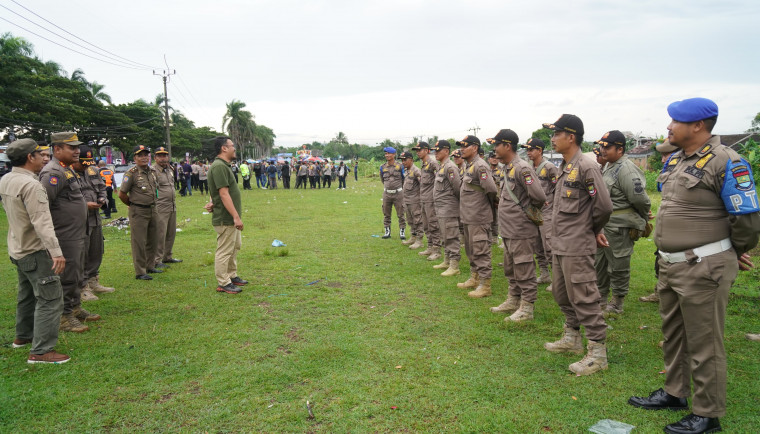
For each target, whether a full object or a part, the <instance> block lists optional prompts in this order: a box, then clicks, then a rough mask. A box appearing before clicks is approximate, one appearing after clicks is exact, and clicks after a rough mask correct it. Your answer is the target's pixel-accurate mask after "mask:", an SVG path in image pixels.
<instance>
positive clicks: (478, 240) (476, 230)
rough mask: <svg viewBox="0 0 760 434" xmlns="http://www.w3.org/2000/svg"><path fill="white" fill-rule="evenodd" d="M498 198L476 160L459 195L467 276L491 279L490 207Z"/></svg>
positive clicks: (485, 166) (480, 161)
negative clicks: (472, 274)
mask: <svg viewBox="0 0 760 434" xmlns="http://www.w3.org/2000/svg"><path fill="white" fill-rule="evenodd" d="M497 194H498V190H497V189H496V183H494V180H493V175H491V168H490V167H488V163H486V162H485V161H483V159H482V158H480V157H479V156H475V158H473V160H472V162H470V163H468V164H467V169H466V170H465V171H464V177H463V178H462V187H461V190H460V193H459V215H460V217H461V219H462V224H463V225H464V250H465V253H467V257H468V258H469V260H470V270H471V272H477V273H478V276H480V279H481V280H483V279H490V278H491V223H492V222H493V213H492V212H491V203H492V202H493V200H494V198H495V196H496V195H497Z"/></svg>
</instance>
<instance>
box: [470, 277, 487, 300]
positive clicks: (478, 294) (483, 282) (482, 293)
mask: <svg viewBox="0 0 760 434" xmlns="http://www.w3.org/2000/svg"><path fill="white" fill-rule="evenodd" d="M490 295H491V279H480V284H479V285H478V287H477V288H475V290H474V291H470V292H468V293H467V296H468V297H472V298H483V297H488V296H490Z"/></svg>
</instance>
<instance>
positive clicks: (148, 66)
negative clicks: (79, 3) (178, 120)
mask: <svg viewBox="0 0 760 434" xmlns="http://www.w3.org/2000/svg"><path fill="white" fill-rule="evenodd" d="M11 1H12V2H13V3H15V4H16V5H18V6H20V7H22V8H23V9H25V10H27V11H28V12H29V13H31V14H32V15H34V16H36V17H37V18H39V19H41V20H43V21H45V22H46V23H48V24H50V25H51V26H53V27H55V28H57V29H59V30H61V31H63V32H65V33H67V34H69V35H71V36H73V37H75V38H77V39H79V40H80V41H82V42H84V43H86V44H88V45H91V46H93V47H95V48H97V49H98V50H101V51H103V52H106V53H108V54H110V55H112V56H116V57H118V58H120V59H123V60H126V61H127V62H129V63H133V64H135V65H139V66H142V67H144V69H153V67H152V66H150V65H146V64H144V63H140V62H135V61H133V60H129V59H127V58H126V57H122V56H119V55H118V54H114V53H112V52H110V51H108V50H106V49H104V48H100V47H98V46H97V45H95V44H93V43H91V42H88V41H86V40H84V39H82V38H80V37H79V36H77V35H75V34H73V33H71V32H69V31H68V30H66V29H64V28H62V27H60V26H58V25H56V24H55V23H53V22H51V21H50V20H48V19H46V18H44V17H42V16H40V15H39V14H37V13H36V12H34V11H32V10H31V9H29V8H27V7H26V6H24V5H22V4H21V3H19V2H17V1H16V0H11ZM6 9H8V8H6ZM9 10H10V9H9ZM14 13H15V12H14ZM17 15H18V14H17ZM51 33H52V31H51Z"/></svg>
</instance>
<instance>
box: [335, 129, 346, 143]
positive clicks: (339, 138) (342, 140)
mask: <svg viewBox="0 0 760 434" xmlns="http://www.w3.org/2000/svg"><path fill="white" fill-rule="evenodd" d="M332 141H333V143H340V144H341V145H347V144H348V137H346V135H345V134H343V131H339V132H338V134H337V135H336V136H335V137H333V139H332Z"/></svg>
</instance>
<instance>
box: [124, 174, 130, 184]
mask: <svg viewBox="0 0 760 434" xmlns="http://www.w3.org/2000/svg"><path fill="white" fill-rule="evenodd" d="M127 181H129V174H126V175H124V179H123V180H122V183H124V182H127Z"/></svg>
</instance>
